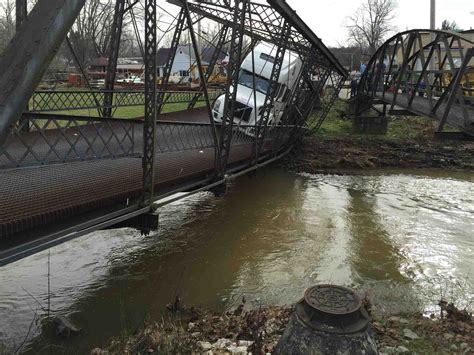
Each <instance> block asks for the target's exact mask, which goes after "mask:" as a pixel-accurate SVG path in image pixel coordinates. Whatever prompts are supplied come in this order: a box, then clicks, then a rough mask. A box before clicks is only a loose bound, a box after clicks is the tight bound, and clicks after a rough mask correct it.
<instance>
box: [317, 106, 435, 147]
mask: <svg viewBox="0 0 474 355" xmlns="http://www.w3.org/2000/svg"><path fill="white" fill-rule="evenodd" d="M346 109H347V104H346V102H345V101H343V100H338V101H336V103H335V104H334V106H333V108H332V109H331V111H330V112H329V113H328V116H327V118H326V120H325V121H324V123H323V125H322V126H321V128H320V130H319V131H318V132H317V133H316V135H319V136H330V137H336V136H355V137H367V138H371V137H381V136H380V135H378V136H377V135H373V134H356V133H354V132H353V129H352V120H349V119H346V118H343V117H342V116H343V113H344V112H345V111H346ZM435 130H436V122H434V121H433V120H432V119H430V118H426V117H418V116H412V117H410V116H408V117H394V118H392V119H389V123H388V131H387V134H386V135H383V136H382V137H386V138H389V139H426V138H431V137H433V134H434V131H435Z"/></svg>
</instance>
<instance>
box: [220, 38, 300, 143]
mask: <svg viewBox="0 0 474 355" xmlns="http://www.w3.org/2000/svg"><path fill="white" fill-rule="evenodd" d="M276 52H277V47H276V46H275V45H272V44H269V43H265V42H261V43H260V44H258V45H257V46H256V47H255V48H254V49H253V55H254V58H255V79H254V72H253V65H252V53H250V54H249V55H248V56H247V57H246V58H245V59H244V61H243V63H242V65H241V70H240V75H239V84H238V86H237V104H236V112H235V114H234V123H235V124H236V125H239V126H254V125H255V123H256V122H257V123H259V121H260V120H261V119H262V114H263V106H264V103H265V97H266V95H267V92H268V90H269V88H270V77H271V74H272V70H273V64H274V63H275V55H276ZM301 69H302V62H301V60H300V58H299V56H298V54H297V53H294V52H290V51H286V52H285V57H284V59H283V65H282V68H281V72H280V77H279V79H278V84H279V87H278V91H277V96H276V98H275V104H274V107H273V108H272V110H271V113H270V117H269V120H268V125H269V126H276V125H278V124H279V123H280V120H281V118H282V115H283V112H284V110H285V108H286V105H287V102H288V100H289V99H290V97H291V92H292V91H293V89H294V87H295V85H296V83H297V82H298V79H299V76H300V73H301ZM254 82H255V88H254ZM254 93H256V94H255V95H254ZM224 101H225V95H222V96H220V97H218V98H217V100H216V101H215V103H214V107H213V116H214V121H215V122H216V123H221V122H222V117H223V115H224ZM243 130H244V131H245V132H246V133H247V134H249V135H254V129H253V128H252V127H246V128H244V129H243Z"/></svg>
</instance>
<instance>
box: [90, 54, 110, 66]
mask: <svg viewBox="0 0 474 355" xmlns="http://www.w3.org/2000/svg"><path fill="white" fill-rule="evenodd" d="M108 64H109V59H108V58H106V57H104V56H102V57H98V58H95V59H94V60H93V61H92V62H91V64H90V65H91V67H106V66H107V65H108Z"/></svg>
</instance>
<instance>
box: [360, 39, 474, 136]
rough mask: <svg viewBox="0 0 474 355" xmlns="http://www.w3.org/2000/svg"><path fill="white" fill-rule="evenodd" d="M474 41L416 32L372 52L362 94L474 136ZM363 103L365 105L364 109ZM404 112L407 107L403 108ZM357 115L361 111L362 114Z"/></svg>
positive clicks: (363, 79)
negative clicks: (473, 98)
mask: <svg viewBox="0 0 474 355" xmlns="http://www.w3.org/2000/svg"><path fill="white" fill-rule="evenodd" d="M473 87H474V39H473V38H472V37H469V36H468V34H463V33H455V32H446V31H430V30H412V31H406V32H402V33H399V34H397V35H395V36H394V37H392V38H391V39H389V40H388V41H387V42H386V43H384V44H383V45H382V46H381V47H380V48H379V49H378V51H377V52H376V53H375V54H374V55H373V57H372V58H371V60H370V62H369V64H368V65H367V70H366V71H365V73H364V75H363V77H362V79H361V81H360V84H359V88H358V92H359V94H362V95H365V96H368V97H371V98H373V99H376V100H375V101H377V100H382V102H384V103H385V104H388V105H389V106H390V109H389V111H390V112H395V111H396V109H395V108H396V106H397V107H400V108H403V109H408V110H409V111H411V112H414V113H416V114H420V115H424V116H428V117H432V118H434V119H437V120H439V121H440V124H439V128H438V130H439V131H442V130H443V128H444V126H445V124H449V125H450V126H451V127H453V128H458V129H460V130H462V131H464V132H465V133H468V134H473V135H474V103H473V102H472V101H473V100H472V97H473V95H474V92H473ZM364 107H365V106H364V105H361V109H362V110H363V109H365V108H364ZM402 111H403V110H402ZM356 114H361V112H357V113H356Z"/></svg>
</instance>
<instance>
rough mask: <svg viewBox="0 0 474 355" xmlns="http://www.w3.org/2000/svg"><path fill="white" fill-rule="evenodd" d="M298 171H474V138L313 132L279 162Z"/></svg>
mask: <svg viewBox="0 0 474 355" xmlns="http://www.w3.org/2000/svg"><path fill="white" fill-rule="evenodd" d="M279 164H280V166H281V167H283V168H285V169H289V170H292V171H296V172H307V173H334V172H347V171H360V170H369V169H382V168H410V169H418V168H420V169H432V168H436V169H451V170H467V171H474V142H438V141H431V140H411V139H406V140H401V139H390V138H385V137H373V136H355V135H354V136H350V135H349V136H335V137H331V136H311V137H305V138H304V139H303V140H302V142H301V144H299V145H298V147H297V148H296V149H295V150H294V151H293V152H292V153H291V154H290V155H288V156H287V157H286V158H285V159H283V160H282V161H281V162H280V163H279Z"/></svg>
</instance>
